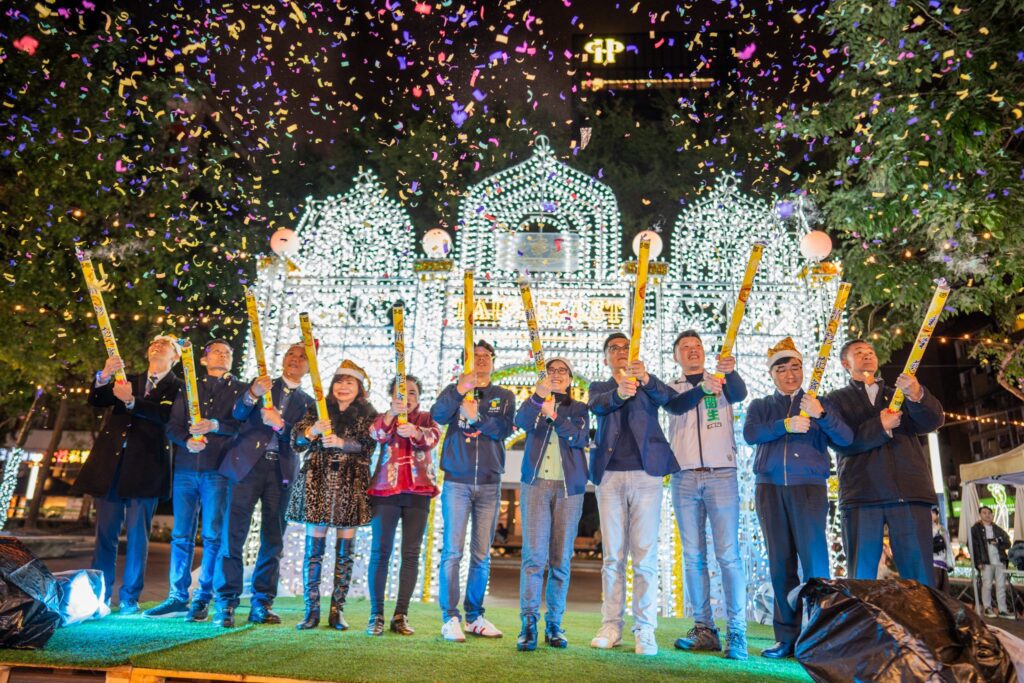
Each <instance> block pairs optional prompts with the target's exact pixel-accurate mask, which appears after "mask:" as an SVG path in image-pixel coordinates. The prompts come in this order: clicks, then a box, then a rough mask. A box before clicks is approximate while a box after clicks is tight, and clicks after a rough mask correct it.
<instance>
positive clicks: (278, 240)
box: [270, 228, 299, 256]
mask: <svg viewBox="0 0 1024 683" xmlns="http://www.w3.org/2000/svg"><path fill="white" fill-rule="evenodd" d="M270 250H271V251H273V252H274V253H275V254H277V255H278V256H291V255H292V254H294V253H295V252H297V251H298V250H299V236H298V235H296V234H295V231H294V230H292V229H291V228H280V229H279V230H276V231H275V232H274V234H273V235H271V236H270Z"/></svg>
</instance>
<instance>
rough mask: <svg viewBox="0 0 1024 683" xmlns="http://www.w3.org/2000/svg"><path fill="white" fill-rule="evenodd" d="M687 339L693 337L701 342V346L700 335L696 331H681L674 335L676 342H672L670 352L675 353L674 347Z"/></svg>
mask: <svg viewBox="0 0 1024 683" xmlns="http://www.w3.org/2000/svg"><path fill="white" fill-rule="evenodd" d="M687 337H694V338H696V340H697V341H699V342H701V343H702V344H703V343H704V342H703V341H701V338H700V334H699V333H698V332H697V330H683V331H682V332H680V333H679V334H678V335H676V340H675V341H674V342H672V350H673V351H675V350H676V347H677V346H679V342H681V341H682V340H684V339H686V338H687Z"/></svg>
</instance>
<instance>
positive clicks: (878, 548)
mask: <svg viewBox="0 0 1024 683" xmlns="http://www.w3.org/2000/svg"><path fill="white" fill-rule="evenodd" d="M840 513H841V516H842V520H843V546H844V547H845V548H846V564H847V568H848V571H849V574H850V575H851V576H852V577H853V578H855V579H870V580H874V579H877V578H878V561H879V560H880V559H882V536H883V534H884V527H885V525H886V524H888V525H889V547H890V548H892V559H893V560H895V561H896V569H897V570H899V573H900V578H901V579H913V580H914V581H917V582H918V583H920V584H922V585H925V586H934V585H935V573H934V572H933V571H932V558H931V553H932V512H931V505H929V504H928V503H886V504H882V505H865V506H861V507H847V508H843V509H842V510H840Z"/></svg>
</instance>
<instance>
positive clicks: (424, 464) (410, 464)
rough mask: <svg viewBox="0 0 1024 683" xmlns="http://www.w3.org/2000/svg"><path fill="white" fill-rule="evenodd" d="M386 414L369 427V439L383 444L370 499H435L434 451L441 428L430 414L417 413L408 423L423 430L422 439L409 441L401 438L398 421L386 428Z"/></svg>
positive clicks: (438, 490) (415, 411) (410, 415)
mask: <svg viewBox="0 0 1024 683" xmlns="http://www.w3.org/2000/svg"><path fill="white" fill-rule="evenodd" d="M386 416H387V413H381V414H380V415H378V416H377V419H376V420H374V421H373V424H372V425H371V426H370V436H371V437H372V438H373V439H374V440H375V441H377V442H379V443H380V444H382V448H381V455H380V459H379V460H378V461H377V469H376V471H374V473H373V479H372V480H371V482H370V488H369V490H368V491H367V493H368V494H369V495H371V496H393V495H395V494H398V493H413V494H416V495H421V496H436V495H437V494H438V493H439V492H440V489H438V488H437V466H436V465H435V463H434V458H433V454H432V451H433V450H434V447H435V446H437V442H438V441H440V439H441V428H440V427H438V426H437V423H436V422H434V420H433V419H431V417H430V413H428V412H426V411H424V410H420V409H419V407H418V406H417V408H416V410H414V411H413V412H411V413H409V422H410V423H411V424H414V425H416V426H417V427H419V428H420V430H422V432H423V434H422V438H420V439H409V438H406V437H404V436H399V435H398V432H397V429H398V419H397V418H396V419H395V420H393V421H392V422H391V424H390V425H388V426H385V424H384V418H385V417H386Z"/></svg>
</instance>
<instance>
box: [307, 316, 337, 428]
mask: <svg viewBox="0 0 1024 683" xmlns="http://www.w3.org/2000/svg"><path fill="white" fill-rule="evenodd" d="M299 329H301V330H302V345H303V346H304V347H306V361H307V362H308V363H309V379H310V381H311V382H312V383H313V398H314V399H316V416H317V418H318V419H320V420H327V421H328V422H330V419H331V418H330V417H328V415H327V401H325V400H324V385H323V382H321V381H320V366H319V365H317V363H316V345H315V344H314V343H313V325H312V324H311V323H310V322H309V313H299ZM331 434H333V432H332V431H331V428H330V426H328V427H327V431H326V432H325V433H324V434H323V436H330V435H331Z"/></svg>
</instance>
